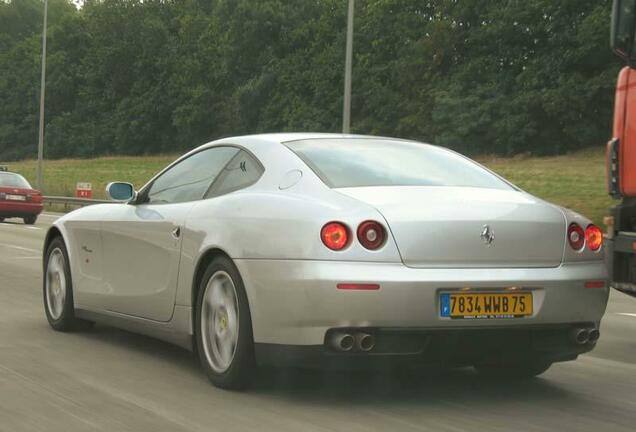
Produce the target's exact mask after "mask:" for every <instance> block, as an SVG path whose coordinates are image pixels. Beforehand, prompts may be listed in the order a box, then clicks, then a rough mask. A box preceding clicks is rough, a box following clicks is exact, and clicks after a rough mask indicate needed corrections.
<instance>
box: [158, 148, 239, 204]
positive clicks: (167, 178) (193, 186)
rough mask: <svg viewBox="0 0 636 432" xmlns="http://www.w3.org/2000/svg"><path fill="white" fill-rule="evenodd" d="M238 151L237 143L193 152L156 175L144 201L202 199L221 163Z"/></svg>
mask: <svg viewBox="0 0 636 432" xmlns="http://www.w3.org/2000/svg"><path fill="white" fill-rule="evenodd" d="M240 151H241V150H240V149H238V148H236V147H212V148H209V149H207V150H203V151H200V152H198V153H195V154H193V155H192V156H190V157H189V158H187V159H184V160H183V161H181V162H179V163H178V164H177V165H175V166H173V167H172V168H170V169H169V170H168V171H166V172H164V173H163V174H162V175H161V176H160V177H158V178H157V179H156V180H155V181H154V182H153V183H152V185H151V186H150V189H149V190H148V192H147V194H146V197H147V199H146V200H145V202H147V203H150V204H164V203H181V202H186V201H195V200H199V199H202V198H203V196H204V195H205V193H206V191H207V190H208V188H209V187H210V185H211V184H212V182H213V181H214V179H215V178H217V176H218V175H219V173H220V172H221V170H222V169H223V167H224V166H225V165H227V163H228V162H229V161H230V160H232V158H233V157H234V156H236V154H237V153H239V152H240Z"/></svg>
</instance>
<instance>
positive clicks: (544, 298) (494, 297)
mask: <svg viewBox="0 0 636 432" xmlns="http://www.w3.org/2000/svg"><path fill="white" fill-rule="evenodd" d="M343 141H344V142H343ZM369 141H371V140H363V139H360V140H358V141H356V140H351V139H349V140H344V139H343V140H323V142H318V141H314V142H302V143H296V144H294V143H289V144H288V146H289V147H290V148H291V149H292V151H294V152H296V153H297V154H298V155H299V157H301V159H303V160H304V161H305V162H306V163H307V165H308V166H310V167H311V168H312V170H314V172H315V173H316V174H317V175H318V176H319V177H320V178H321V179H322V181H323V182H324V183H325V184H327V185H328V186H330V187H331V189H332V192H333V194H338V196H340V197H342V196H344V197H346V198H348V199H351V200H352V201H351V202H352V203H353V202H355V203H358V204H360V205H362V206H364V207H365V208H368V209H369V210H368V212H367V213H366V214H365V213H364V212H357V213H353V214H349V215H342V214H337V212H334V214H325V215H324V216H322V218H323V221H322V223H321V226H320V227H316V237H315V239H316V240H315V241H320V242H321V243H322V246H323V247H324V248H325V250H328V251H332V256H331V259H320V260H318V259H316V260H311V259H302V260H257V261H256V262H250V263H249V264H248V263H243V262H241V263H239V269H240V270H241V274H242V275H243V277H244V278H246V285H247V286H251V287H253V289H252V291H253V292H254V293H260V294H255V295H256V296H258V299H257V300H256V302H257V303H258V311H257V313H256V314H253V320H254V321H255V325H254V336H255V340H256V342H257V343H258V344H257V349H258V350H259V354H260V355H259V357H260V358H261V359H263V358H265V359H278V360H280V359H281V358H287V359H290V358H291V359H292V360H295V361H299V360H300V359H303V361H304V362H307V361H308V360H309V359H308V358H306V355H308V354H319V355H317V356H313V357H314V358H316V357H317V358H319V359H320V361H321V362H322V361H324V360H325V359H331V360H336V359H338V360H347V359H348V361H354V362H355V361H359V360H360V359H361V356H364V357H367V358H368V359H369V360H371V361H378V360H384V359H398V358H399V359H403V360H409V361H410V360H416V361H417V362H438V363H439V362H441V363H444V364H449V363H453V364H477V363H480V362H484V361H486V359H487V358H492V356H498V355H503V356H508V355H510V356H513V357H527V356H539V357H541V358H543V359H549V361H550V362H553V361H563V360H571V359H574V358H576V356H577V355H578V354H580V353H583V352H586V351H589V350H591V349H592V348H593V347H594V345H595V343H596V341H597V340H598V337H599V335H600V333H599V323H600V320H601V318H602V316H603V314H604V311H605V307H606V304H607V298H608V288H607V285H606V279H607V273H606V269H605V265H604V262H603V252H602V245H601V242H602V236H600V234H599V233H600V230H598V228H596V227H595V226H594V225H592V224H591V223H590V221H589V220H587V219H585V218H583V217H582V216H580V215H577V214H575V213H573V212H570V211H567V210H564V209H561V208H559V207H556V206H553V205H551V204H548V203H545V202H543V201H541V200H539V199H537V198H534V197H532V196H530V195H528V194H526V193H524V192H522V191H519V190H518V189H516V188H514V187H513V186H511V185H510V184H508V183H506V182H505V181H503V180H502V179H500V178H498V177H497V176H495V175H494V174H492V173H490V172H488V171H486V170H485V169H484V168H482V167H480V166H478V165H477V164H474V163H472V162H470V161H467V160H465V159H463V158H462V157H461V156H459V155H455V154H451V153H450V152H447V151H446V150H441V149H436V148H432V147H431V146H426V147H421V149H425V150H426V151H425V153H424V154H423V155H422V156H424V157H425V158H427V159H428V162H431V163H432V164H434V165H427V161H422V160H417V158H418V157H419V156H418V155H417V154H415V153H413V154H412V155H409V154H408V153H411V152H412V151H415V152H417V151H418V150H420V148H416V147H413V148H407V151H406V153H405V154H402V155H400V154H397V155H396V153H400V151H399V150H400V149H401V148H402V146H406V147H409V146H425V145H423V144H413V143H409V144H405V143H401V142H386V141H385V142H380V141H375V142H374V141H371V142H369ZM378 146H379V147H384V148H379V147H378ZM343 148H346V149H347V150H346V151H343V150H342V149H343ZM387 148H388V149H390V151H391V152H392V154H393V156H396V157H397V159H396V161H395V163H396V164H398V167H399V169H398V170H396V171H397V172H398V173H399V174H395V175H394V172H393V171H392V170H390V171H391V172H388V173H383V174H382V176H383V177H382V176H381V175H380V174H378V172H377V171H378V170H379V169H384V168H383V167H382V166H383V165H385V166H386V162H387V161H388V160H389V159H391V157H393V156H391V155H389V153H387V152H386V150H387ZM366 151H369V155H366V156H365V155H364V153H365V152H366ZM347 152H348V153H347ZM374 152H378V153H379V154H380V158H381V159H382V161H379V160H378V159H377V157H376V156H371V155H370V154H371V153H374ZM438 152H446V153H447V154H448V155H450V159H448V157H447V154H440V153H438ZM325 155H326V156H325ZM323 156H324V158H322V157H323ZM321 158H322V159H321ZM457 158H461V159H457ZM343 159H344V160H347V161H352V162H346V163H341V162H339V161H342V160H343ZM365 159H366V160H365ZM409 160H410V162H409ZM444 164H446V166H443V165H444ZM453 164H457V166H453ZM409 165H412V166H413V167H410V166H409ZM363 166H365V167H364V168H363ZM440 166H442V168H441V169H440ZM457 167H459V169H460V171H461V172H453V171H454V170H456V168H457ZM473 169H474V170H475V172H474V173H472V174H471V173H469V172H468V171H470V170H473ZM365 170H367V171H365ZM368 170H371V171H374V172H373V173H372V174H369V172H368ZM418 170H423V171H424V172H426V174H425V175H421V176H419V178H415V177H418V176H417V172H418ZM441 171H445V172H447V173H450V177H449V175H442V174H440V172H441ZM409 176H411V177H409ZM407 177H409V178H407ZM459 177H463V179H460V178H459ZM431 179H432V180H431ZM453 179H455V180H457V181H455V180H453ZM425 181H431V182H434V183H435V184H424V182H425ZM334 196H335V195H334ZM318 234H319V235H318ZM321 258H322V257H321ZM281 299H284V304H281ZM282 309H284V310H282ZM278 360H277V361H278ZM265 361H267V360H265Z"/></svg>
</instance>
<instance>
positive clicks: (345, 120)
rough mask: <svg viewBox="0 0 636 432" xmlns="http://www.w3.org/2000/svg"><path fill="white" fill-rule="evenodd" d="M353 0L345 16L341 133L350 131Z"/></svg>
mask: <svg viewBox="0 0 636 432" xmlns="http://www.w3.org/2000/svg"><path fill="white" fill-rule="evenodd" d="M353 10H354V0H349V12H348V14H347V52H346V57H345V79H344V106H343V109H342V133H349V132H350V131H351V63H352V57H353Z"/></svg>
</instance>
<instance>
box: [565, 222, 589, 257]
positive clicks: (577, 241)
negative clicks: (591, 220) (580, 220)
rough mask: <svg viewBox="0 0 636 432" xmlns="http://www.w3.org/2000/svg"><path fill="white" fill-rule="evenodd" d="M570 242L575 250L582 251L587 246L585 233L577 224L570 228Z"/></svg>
mask: <svg viewBox="0 0 636 432" xmlns="http://www.w3.org/2000/svg"><path fill="white" fill-rule="evenodd" d="M568 242H570V246H571V247H572V249H574V250H577V251H578V250H581V249H583V246H584V245H585V231H583V228H581V225H579V224H577V223H574V222H573V223H571V224H570V226H569V227H568Z"/></svg>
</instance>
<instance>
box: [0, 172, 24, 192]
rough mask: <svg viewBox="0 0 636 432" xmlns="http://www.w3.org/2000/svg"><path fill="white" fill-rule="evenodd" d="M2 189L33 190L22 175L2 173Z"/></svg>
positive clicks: (0, 176) (0, 181)
mask: <svg viewBox="0 0 636 432" xmlns="http://www.w3.org/2000/svg"><path fill="white" fill-rule="evenodd" d="M0 187H13V188H20V189H31V185H30V184H29V182H28V181H26V179H25V178H24V177H22V176H21V175H20V174H15V173H0Z"/></svg>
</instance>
